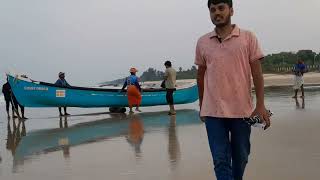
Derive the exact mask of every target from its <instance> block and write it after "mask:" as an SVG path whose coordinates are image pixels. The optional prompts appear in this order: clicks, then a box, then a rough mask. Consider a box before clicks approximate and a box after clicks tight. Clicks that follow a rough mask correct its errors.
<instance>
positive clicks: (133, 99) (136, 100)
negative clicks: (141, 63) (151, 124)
mask: <svg viewBox="0 0 320 180" xmlns="http://www.w3.org/2000/svg"><path fill="white" fill-rule="evenodd" d="M129 72H130V74H131V75H130V76H129V77H127V78H126V80H125V82H124V84H123V87H122V89H121V91H124V89H125V88H126V87H127V96H128V104H129V108H130V111H129V113H133V111H132V107H133V106H136V111H139V112H141V110H140V109H139V106H140V104H141V87H140V84H139V78H138V77H137V76H136V73H137V72H138V70H137V69H136V68H130V70H129Z"/></svg>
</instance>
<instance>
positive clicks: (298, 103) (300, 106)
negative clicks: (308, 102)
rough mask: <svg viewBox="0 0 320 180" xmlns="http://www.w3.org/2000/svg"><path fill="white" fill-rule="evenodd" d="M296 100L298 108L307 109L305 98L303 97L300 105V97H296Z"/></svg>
mask: <svg viewBox="0 0 320 180" xmlns="http://www.w3.org/2000/svg"><path fill="white" fill-rule="evenodd" d="M294 99H295V101H296V108H297V109H305V101H304V98H301V105H300V102H299V99H298V98H294Z"/></svg>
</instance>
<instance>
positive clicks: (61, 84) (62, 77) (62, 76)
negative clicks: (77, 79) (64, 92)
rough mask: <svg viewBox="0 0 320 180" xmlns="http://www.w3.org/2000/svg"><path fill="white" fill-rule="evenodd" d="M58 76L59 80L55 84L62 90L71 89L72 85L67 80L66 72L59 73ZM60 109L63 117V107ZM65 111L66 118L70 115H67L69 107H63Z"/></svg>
mask: <svg viewBox="0 0 320 180" xmlns="http://www.w3.org/2000/svg"><path fill="white" fill-rule="evenodd" d="M58 76H59V79H58V80H57V81H56V83H55V85H56V86H59V87H62V88H66V87H71V86H70V84H69V83H68V82H67V81H66V79H65V73H64V72H59V74H58ZM58 109H59V115H60V116H63V114H62V111H61V109H62V107H59V108H58ZM63 109H64V115H65V116H68V115H70V114H69V113H67V107H63Z"/></svg>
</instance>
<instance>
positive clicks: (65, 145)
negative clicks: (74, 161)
mask: <svg viewBox="0 0 320 180" xmlns="http://www.w3.org/2000/svg"><path fill="white" fill-rule="evenodd" d="M62 119H63V120H62ZM59 127H60V128H62V129H63V128H68V116H60V121H59ZM58 144H59V146H61V148H62V152H63V157H64V158H70V145H69V139H68V138H61V139H59V143H58Z"/></svg>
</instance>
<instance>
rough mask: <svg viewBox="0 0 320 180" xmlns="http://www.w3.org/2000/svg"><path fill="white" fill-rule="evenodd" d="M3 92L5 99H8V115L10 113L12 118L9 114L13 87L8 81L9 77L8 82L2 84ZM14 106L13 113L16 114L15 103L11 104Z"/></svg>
mask: <svg viewBox="0 0 320 180" xmlns="http://www.w3.org/2000/svg"><path fill="white" fill-rule="evenodd" d="M2 93H3V96H4V100H5V101H6V110H7V115H8V118H10V115H9V108H10V103H11V87H10V84H9V82H8V79H7V82H6V83H5V84H4V85H3V86H2ZM11 106H12V115H13V114H14V113H13V112H14V109H13V108H14V107H13V105H12V104H11Z"/></svg>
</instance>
